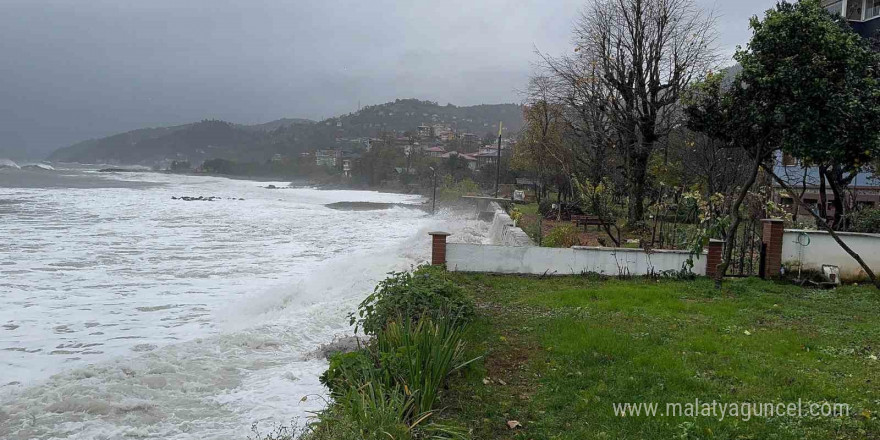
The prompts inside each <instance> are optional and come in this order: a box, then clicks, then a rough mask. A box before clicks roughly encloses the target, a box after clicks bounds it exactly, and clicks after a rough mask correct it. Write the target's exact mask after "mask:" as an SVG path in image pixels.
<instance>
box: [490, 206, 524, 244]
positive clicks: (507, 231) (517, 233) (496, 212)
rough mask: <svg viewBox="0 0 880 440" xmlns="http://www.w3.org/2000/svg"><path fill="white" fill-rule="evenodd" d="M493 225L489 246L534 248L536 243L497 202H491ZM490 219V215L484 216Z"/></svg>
mask: <svg viewBox="0 0 880 440" xmlns="http://www.w3.org/2000/svg"><path fill="white" fill-rule="evenodd" d="M488 208H489V210H490V212H491V213H492V225H491V226H490V227H489V244H496V245H501V246H534V245H535V243H534V242H532V239H531V238H530V237H529V236H528V234H526V233H525V231H523V230H522V229H520V228H519V227H517V226H516V223H515V222H514V221H513V219H512V218H510V216H509V215H507V213H506V212H504V210H503V209H502V208H501V206H500V205H498V203H496V202H489V205H488ZM484 216H485V217H488V215H484Z"/></svg>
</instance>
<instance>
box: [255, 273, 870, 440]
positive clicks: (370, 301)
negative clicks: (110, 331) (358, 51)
mask: <svg viewBox="0 0 880 440" xmlns="http://www.w3.org/2000/svg"><path fill="white" fill-rule="evenodd" d="M878 306H880V298H878V297H877V295H876V294H875V293H874V292H873V290H872V289H871V288H870V287H869V286H845V287H840V288H837V289H835V290H818V289H808V288H802V287H798V286H794V285H789V284H783V283H774V282H769V281H762V280H758V279H743V280H732V281H730V282H728V283H725V285H724V288H723V289H722V290H721V291H720V292H719V291H717V290H715V289H714V286H713V284H712V282H711V280H709V279H705V278H700V279H697V280H695V281H694V280H692V281H687V282H683V281H672V280H655V279H651V278H632V279H612V278H603V277H599V276H595V275H584V276H564V277H550V278H547V277H525V276H511V275H489V274H463V273H453V272H446V271H445V270H444V269H442V268H440V267H432V266H422V267H420V268H417V269H416V270H414V271H413V272H412V273H397V274H392V275H391V277H390V278H388V279H386V280H385V281H383V282H381V283H380V284H379V286H378V287H377V288H376V291H375V293H374V294H373V295H371V296H370V297H368V298H367V299H366V300H365V301H364V302H363V303H362V304H361V306H360V308H359V310H358V312H356V313H354V314H353V315H352V324H353V325H355V326H356V327H357V328H360V329H362V330H363V331H364V333H365V334H366V335H368V336H370V337H371V339H370V340H369V342H365V343H363V345H359V348H358V349H357V350H355V351H351V352H348V353H341V352H340V353H336V354H334V355H332V356H331V358H330V367H329V369H328V370H327V372H326V373H325V374H324V375H323V376H322V377H321V380H322V382H323V383H324V384H325V385H327V386H328V389H329V390H330V394H331V397H332V401H331V402H330V403H329V406H328V407H327V409H325V410H324V411H323V412H321V413H319V414H317V416H316V419H315V421H314V423H313V424H311V425H310V426H307V427H302V428H301V429H299V430H296V429H290V428H279V429H277V430H276V431H275V432H274V433H270V434H263V435H260V436H258V437H256V438H261V439H266V440H279V439H292V438H295V437H296V436H300V437H298V438H303V439H306V440H319V439H320V440H329V439H353V438H358V439H418V438H450V439H466V438H470V439H509V438H514V439H611V438H676V439H697V438H720V439H733V438H738V439H739V438H777V439H804V438H815V439H827V438H869V439H870V438H878V437H877V436H876V435H877V433H878V432H880V421H878V418H877V415H878V413H880V383H878V381H877V377H876V372H877V369H878V368H880V362H878V360H877V355H878V354H880V346H878V345H877V339H876V337H877V335H878V334H880V323H878V322H876V320H874V319H873V316H874V315H875V311H876V310H877V308H878ZM695 399H698V400H699V401H700V402H712V401H716V402H721V403H737V402H751V403H756V404H760V403H764V402H769V403H774V404H778V403H786V404H787V403H790V402H798V401H801V402H808V403H818V404H824V403H843V404H846V405H847V408H848V414H845V415H839V416H832V417H791V416H774V417H766V416H763V415H758V414H752V415H751V416H750V417H748V419H747V420H745V419H744V418H743V416H739V417H727V418H724V419H720V418H719V417H718V416H717V415H716V416H665V417H664V416H656V417H649V416H645V415H641V416H633V415H628V416H626V417H622V416H619V415H617V414H616V413H615V412H614V406H613V404H615V403H627V402H631V403H638V402H645V403H651V402H656V403H659V405H660V407H661V408H664V407H665V405H666V404H667V403H686V402H694V401H695Z"/></svg>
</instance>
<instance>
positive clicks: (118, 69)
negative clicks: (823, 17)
mask: <svg viewBox="0 0 880 440" xmlns="http://www.w3.org/2000/svg"><path fill="white" fill-rule="evenodd" d="M698 1H699V2H700V4H702V5H704V6H705V7H707V8H714V9H715V10H716V12H717V14H718V15H719V17H720V18H719V22H718V31H719V34H720V46H721V48H722V49H723V50H724V51H725V53H727V54H730V53H732V52H733V49H734V47H735V46H736V45H737V44H744V43H745V42H746V41H747V40H748V37H749V31H748V27H747V25H748V23H747V20H748V18H749V17H750V16H752V15H755V14H761V13H762V12H763V10H765V9H767V8H769V7H771V6H772V5H773V4H774V3H775V2H774V1H773V0H736V1H719V2H717V3H716V1H715V0H698ZM584 4H585V1H584V0H435V1H423V0H400V1H391V0H351V1H347V0H346V1H343V0H314V1H312V0H308V1H307V0H275V1H269V0H239V1H231V0H149V1H140V0H138V1H135V0H53V1H47V0H0V156H2V151H3V150H4V149H5V150H7V151H8V150H10V149H13V148H19V147H22V146H24V147H26V148H28V149H29V150H30V151H31V152H40V154H42V152H44V151H49V150H53V149H55V148H57V147H61V146H65V145H67V144H70V143H73V142H75V141H79V140H83V139H87V138H91V137H98V136H104V135H108V134H112V133H116V132H121V131H126V130H131V129H135V128H141V127H146V126H156V125H169V124H180V123H186V122H192V121H197V120H201V119H204V118H219V119H224V120H228V121H233V122H240V123H256V122H266V121H270V120H274V119H278V118H281V117H304V118H312V119H319V118H322V117H329V116H332V115H335V114H339V113H346V112H349V111H353V110H356V109H357V106H358V102H360V103H361V104H362V105H368V104H379V103H383V102H386V101H390V100H393V99H395V98H421V99H430V100H433V101H438V102H440V103H441V104H445V103H447V102H451V103H453V104H456V105H471V104H480V103H501V102H519V101H520V100H521V98H520V96H519V95H518V93H517V90H521V89H522V88H523V87H524V85H525V82H526V78H527V76H528V74H529V72H530V70H531V67H530V64H531V63H533V62H534V61H535V55H534V52H533V50H534V48H535V47H537V48H538V49H540V50H541V51H544V52H548V53H552V54H561V53H565V52H569V51H571V50H572V45H571V37H570V29H571V25H572V22H573V20H574V19H575V17H576V16H577V13H578V11H579V10H580V9H581V8H582V7H583V5H584Z"/></svg>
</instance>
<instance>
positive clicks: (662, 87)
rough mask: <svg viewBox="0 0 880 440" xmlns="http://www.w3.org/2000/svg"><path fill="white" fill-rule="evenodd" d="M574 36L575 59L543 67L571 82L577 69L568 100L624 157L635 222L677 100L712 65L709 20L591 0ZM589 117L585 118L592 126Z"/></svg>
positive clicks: (686, 12) (687, 2) (674, 4)
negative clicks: (600, 126) (602, 126)
mask: <svg viewBox="0 0 880 440" xmlns="http://www.w3.org/2000/svg"><path fill="white" fill-rule="evenodd" d="M574 37H575V41H576V44H577V49H576V50H577V52H578V56H577V57H575V58H568V59H566V61H565V62H560V60H552V59H548V60H549V61H550V63H548V64H550V67H551V69H552V70H554V71H556V72H566V74H568V75H572V76H574V75H577V72H578V70H580V72H581V83H580V87H578V88H577V89H576V92H579V93H580V94H578V93H574V94H572V95H573V99H575V100H577V99H583V101H582V102H583V104H584V107H585V108H584V109H583V110H587V111H596V112H599V113H601V115H602V117H603V119H602V122H603V124H605V125H606V126H607V127H609V128H611V129H612V131H613V135H611V136H610V139H607V142H608V144H609V145H610V146H611V147H612V148H615V149H617V150H619V152H620V156H621V158H622V159H623V166H622V171H623V172H624V175H625V178H626V182H627V190H628V192H629V206H628V219H629V222H630V223H632V224H635V223H638V222H640V221H641V220H642V219H643V216H644V198H645V193H646V181H647V170H648V163H649V160H650V158H651V155H652V153H653V152H654V150H655V148H656V146H657V144H658V141H659V140H661V139H662V138H663V137H665V136H667V135H668V133H669V130H670V129H671V127H672V120H673V118H674V116H675V115H676V114H678V112H677V111H676V106H677V104H678V100H679V96H680V94H681V92H682V90H684V88H685V87H686V86H687V85H688V84H689V83H690V82H691V80H692V79H693V78H695V77H699V76H702V74H704V73H705V72H706V71H707V70H709V69H710V68H711V67H713V66H714V65H715V63H716V61H717V57H716V49H715V45H714V42H715V38H716V34H715V20H714V17H713V16H712V15H711V14H707V13H705V12H704V11H703V10H701V9H700V8H699V7H697V6H696V3H695V1H694V0H595V1H594V2H593V3H592V4H591V5H589V6H588V7H587V8H586V9H585V10H584V12H583V13H582V15H581V17H580V19H579V20H578V22H577V24H576V27H575V30H574ZM574 67H578V68H579V69H578V68H574ZM561 76H563V77H565V75H561ZM565 79H567V80H568V82H569V83H573V84H578V82H577V81H572V78H565ZM585 92H586V93H585ZM597 92H598V93H597ZM574 108H575V109H578V110H579V111H582V109H580V108H578V107H577V106H574ZM594 116H595V115H592V116H591V118H589V119H584V120H590V121H595V120H596V118H595V117H594ZM598 144H599V143H598V142H597V143H594V145H598Z"/></svg>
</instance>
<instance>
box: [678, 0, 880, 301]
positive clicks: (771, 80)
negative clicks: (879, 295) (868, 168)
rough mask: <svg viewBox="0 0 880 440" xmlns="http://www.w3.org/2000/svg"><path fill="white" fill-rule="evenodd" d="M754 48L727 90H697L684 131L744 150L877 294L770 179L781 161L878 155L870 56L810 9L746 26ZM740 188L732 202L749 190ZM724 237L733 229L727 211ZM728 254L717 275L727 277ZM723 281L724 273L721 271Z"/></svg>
mask: <svg viewBox="0 0 880 440" xmlns="http://www.w3.org/2000/svg"><path fill="white" fill-rule="evenodd" d="M750 27H751V28H752V30H753V36H752V39H751V41H750V43H749V45H748V47H747V48H746V49H740V50H738V51H737V53H736V55H735V58H736V60H737V61H738V62H739V63H740V64H741V65H742V72H741V73H740V74H739V75H738V76H737V78H736V80H735V81H734V82H733V84H732V86H731V87H730V89H729V90H722V88H721V85H722V81H721V79H720V78H719V77H718V75H709V77H708V78H707V79H706V81H704V82H703V83H702V84H700V85H699V86H697V87H695V88H694V90H693V93H692V95H691V99H690V102H689V107H688V114H689V116H690V124H691V126H692V127H694V128H695V129H698V130H702V131H704V132H706V133H709V134H710V135H712V136H714V137H716V138H720V139H724V140H725V141H726V142H728V143H729V145H730V146H731V147H736V148H741V149H743V150H745V151H746V152H747V153H748V154H749V155H750V156H751V157H752V158H753V159H754V161H755V168H754V169H753V170H752V173H756V172H757V167H761V168H762V169H763V170H764V171H765V172H766V173H767V174H768V175H769V176H770V177H772V178H773V180H775V181H776V182H777V184H778V185H779V186H780V187H782V188H783V189H784V190H785V191H786V192H788V193H789V195H790V196H791V197H792V198H793V199H794V200H797V201H798V203H800V204H801V205H803V206H804V207H805V208H806V209H807V211H808V212H810V213H811V214H813V215H814V217H815V218H816V221H817V224H818V225H820V226H821V227H823V228H824V229H825V230H827V231H828V232H829V233H830V234H831V236H832V237H833V238H834V239H835V240H836V241H837V242H838V244H839V245H840V246H841V247H842V248H843V249H844V250H845V251H846V252H847V253H849V254H850V255H851V256H852V257H853V258H854V259H855V260H856V261H858V262H859V264H861V266H862V268H863V269H864V270H865V272H866V273H867V274H868V276H869V277H870V278H871V280H872V281H874V283H875V284H877V285H878V287H880V282H878V281H877V279H876V277H875V276H874V273H873V271H872V270H871V268H870V267H868V266H867V264H865V262H864V260H862V258H861V257H860V256H859V255H858V254H857V253H855V252H854V251H853V250H852V249H850V248H849V246H847V245H846V243H844V242H843V240H841V239H840V237H839V236H838V235H837V234H836V233H835V232H834V230H833V228H832V227H831V225H829V224H828V223H827V222H826V221H825V219H824V218H821V217H820V216H819V215H818V214H817V213H816V212H814V211H813V210H812V209H809V207H807V205H806V204H805V203H804V202H803V200H802V199H801V197H799V195H798V194H797V193H796V192H795V191H794V190H793V189H792V188H791V186H790V185H789V184H788V183H787V182H786V181H785V180H784V179H782V178H780V177H779V176H778V175H776V173H775V169H774V163H775V161H774V158H775V157H776V156H777V155H778V153H779V152H780V151H781V152H784V153H786V154H789V155H791V156H793V157H796V158H798V159H799V160H801V161H802V162H803V163H805V164H815V165H819V166H827V167H831V166H835V165H836V166H860V165H861V164H865V163H867V162H868V161H869V160H870V158H871V157H872V156H875V155H876V154H877V152H878V150H880V136H878V133H877V131H876V129H875V128H874V124H875V123H876V121H877V120H878V118H880V85H878V57H877V55H876V54H875V53H873V52H872V51H871V50H870V48H869V46H868V44H867V42H866V41H865V40H863V39H862V38H861V37H859V36H858V35H857V34H855V33H854V32H853V31H852V30H851V29H850V28H849V27H848V25H847V24H846V22H845V21H844V20H843V19H841V18H839V17H832V16H831V15H830V14H829V13H828V12H827V11H825V10H824V8H822V7H821V5H820V4H819V2H818V1H816V0H803V1H801V2H799V3H796V4H791V3H785V2H780V3H777V5H776V7H775V8H774V9H770V10H768V11H767V12H766V14H765V16H764V19H763V20H759V19H758V18H757V17H754V18H752V20H751V22H750ZM753 182H754V179H751V180H750V181H749V182H747V185H746V186H745V187H744V188H743V192H741V194H740V196H741V197H740V198H742V197H744V193H745V191H747V190H748V188H749V187H751V185H752V183H753ZM733 214H734V216H735V217H734V219H735V220H734V222H733V224H732V225H731V228H732V230H733V231H734V232H735V231H736V226H737V225H738V212H737V210H734V212H733ZM730 247H731V246H729V243H728V246H727V248H728V249H727V250H726V254H725V258H724V261H723V262H722V264H721V266H719V269H721V268H722V266H723V268H724V269H726V266H727V262H728V261H729V257H730V255H729V254H730V249H729V248H730ZM722 273H723V272H722Z"/></svg>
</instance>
